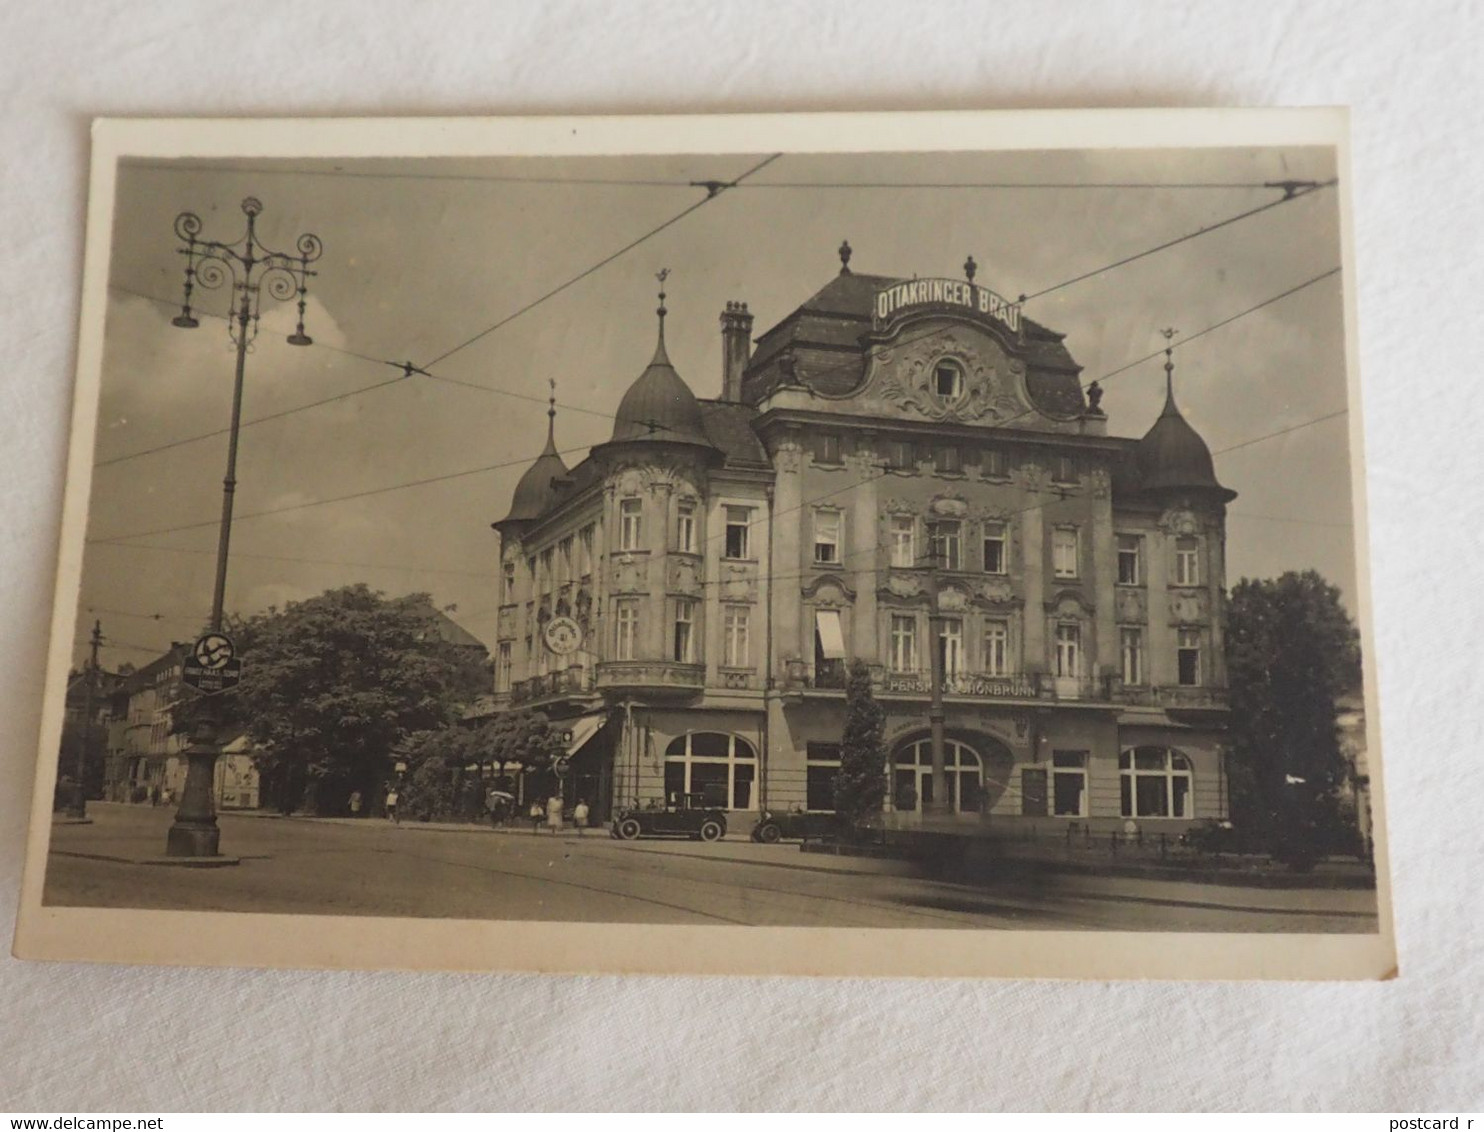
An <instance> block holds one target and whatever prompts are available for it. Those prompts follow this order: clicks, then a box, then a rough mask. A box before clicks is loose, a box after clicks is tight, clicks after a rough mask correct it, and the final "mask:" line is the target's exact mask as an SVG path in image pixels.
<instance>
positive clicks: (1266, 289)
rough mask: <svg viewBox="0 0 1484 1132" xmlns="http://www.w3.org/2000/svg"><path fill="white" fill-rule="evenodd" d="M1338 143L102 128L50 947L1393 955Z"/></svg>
mask: <svg viewBox="0 0 1484 1132" xmlns="http://www.w3.org/2000/svg"><path fill="white" fill-rule="evenodd" d="M1345 130H1346V123H1345V117H1344V115H1343V113H1340V112H1330V111H1253V112H1230V113H1226V114H1221V113H1207V112H1199V111H1143V112H1128V113H1122V112H1112V111H1109V112H1101V113H1087V114H1079V113H1070V112H1069V113H1057V112H1042V113H1016V112H1004V113H999V114H909V115H830V116H825V115H815V116H808V115H804V116H797V117H789V116H776V117H755V118H714V119H703V118H669V119H608V120H605V119H573V120H570V121H565V120H557V119H536V120H529V121H526V122H517V121H504V122H502V121H499V120H490V121H488V122H484V123H480V122H478V120H468V121H466V122H463V123H461V124H460V125H459V126H458V127H457V128H455V127H453V126H450V125H449V124H448V123H443V124H441V125H440V127H439V128H438V129H434V128H433V127H432V125H431V124H420V123H419V122H417V121H416V120H413V119H409V120H406V121H402V122H399V123H391V122H381V123H376V122H359V123H350V122H343V123H329V124H326V123H320V124H318V126H317V128H316V129H314V130H309V129H305V130H303V131H296V130H295V129H294V128H293V123H276V124H275V123H269V122H257V123H237V124H231V123H227V124H223V123H216V124H214V127H213V128H212V129H210V130H208V129H206V128H205V127H204V124H192V123H182V122H175V123H168V122H160V123H151V122H147V121H135V122H104V123H101V124H100V125H99V126H98V127H97V129H96V132H95V150H94V156H93V161H94V165H93V182H92V189H91V193H92V196H91V200H90V202H89V233H88V244H87V261H86V267H85V277H84V292H85V293H84V305H83V316H82V326H81V342H82V345H81V348H80V352H79V356H78V386H77V389H78V392H77V401H76V405H75V407H74V423H73V431H72V447H71V451H70V454H69V476H68V483H67V500H66V517H65V531H64V536H63V546H62V552H61V559H60V570H59V575H58V584H57V596H56V610H55V615H54V620H53V633H54V639H53V643H52V650H51V668H50V671H49V672H48V675H47V685H46V695H47V702H46V709H45V711H46V714H45V717H44V720H43V730H42V737H41V750H40V752H39V756H38V763H37V767H38V769H37V780H36V781H37V784H36V797H35V801H34V804H33V809H32V820H33V829H32V833H31V840H30V853H31V856H30V859H29V860H28V864H27V874H26V884H25V897H24V900H23V906H22V911H21V917H20V926H19V930H18V936H17V948H18V953H19V954H21V955H23V956H28V957H29V956H34V957H52V958H89V959H109V960H115V961H130V962H161V963H190V962H213V963H219V962H230V963H233V964H241V965H270V966H273V965H310V966H351V967H435V968H436V967H453V968H470V969H522V970H565V971H586V970H598V971H611V972H616V973H622V972H629V971H657V972H659V971H668V972H681V973H689V972H694V973H712V972H716V973H725V972H738V973H754V974H770V973H774V974H783V973H818V974H900V975H910V974H922V975H935V974H974V975H1054V976H1059V977H1073V978H1075V977H1086V978H1108V977H1137V978H1171V977H1176V978H1189V977H1202V976H1213V977H1223V978H1274V977H1307V978H1352V979H1353V978H1382V977H1386V976H1387V975H1389V974H1390V973H1392V972H1393V970H1394V967H1395V954H1394V949H1393V945H1392V928H1391V922H1390V921H1391V915H1390V904H1389V889H1388V874H1387V858H1386V853H1385V821H1384V816H1383V796H1382V789H1381V751H1380V747H1379V742H1378V740H1377V736H1378V735H1379V730H1378V727H1377V712H1378V705H1377V703H1376V698H1375V691H1374V689H1375V677H1374V667H1373V666H1374V662H1375V657H1374V648H1373V647H1372V639H1371V635H1370V634H1371V630H1370V626H1369V616H1370V599H1369V592H1368V565H1367V561H1366V555H1365V545H1366V543H1365V538H1364V529H1365V528H1364V523H1365V508H1364V497H1363V489H1362V484H1363V479H1364V476H1363V473H1364V458H1363V447H1362V434H1361V427H1360V420H1359V414H1358V411H1357V408H1358V398H1359V395H1360V391H1361V388H1362V384H1361V377H1360V375H1359V372H1358V370H1357V367H1356V364H1355V358H1354V356H1353V355H1354V333H1355V327H1354V296H1353V293H1352V292H1351V288H1353V275H1352V272H1353V265H1352V260H1351V252H1350V241H1349V238H1348V208H1349V204H1348V202H1349V199H1350V197H1349V192H1350V186H1349V184H1348V181H1347V178H1348V161H1347V148H1346V144H1347V143H1346V134H1345ZM203 940H210V941H212V942H213V944H214V948H213V949H212V950H211V951H210V955H209V956H208V955H206V954H205V953H204V952H203V951H202V950H200V949H199V948H197V947H196V946H195V945H196V944H199V942H200V941H203Z"/></svg>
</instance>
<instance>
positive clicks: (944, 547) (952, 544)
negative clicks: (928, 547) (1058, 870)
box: [931, 519, 964, 570]
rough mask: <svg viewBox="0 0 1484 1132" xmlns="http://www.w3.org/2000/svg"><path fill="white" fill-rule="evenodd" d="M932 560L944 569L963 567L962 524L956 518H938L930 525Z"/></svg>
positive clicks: (960, 568) (959, 568)
mask: <svg viewBox="0 0 1484 1132" xmlns="http://www.w3.org/2000/svg"><path fill="white" fill-rule="evenodd" d="M931 538H932V551H933V560H934V562H935V563H936V565H937V566H938V567H940V568H941V569H944V570H962V569H963V568H964V534H963V524H962V523H961V522H959V521H958V520H957V519H939V520H938V521H937V522H936V523H934V524H933V526H932V532H931Z"/></svg>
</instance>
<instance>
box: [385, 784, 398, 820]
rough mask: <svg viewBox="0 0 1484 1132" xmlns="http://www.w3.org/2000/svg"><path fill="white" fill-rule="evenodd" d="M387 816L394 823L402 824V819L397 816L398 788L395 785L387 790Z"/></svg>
mask: <svg viewBox="0 0 1484 1132" xmlns="http://www.w3.org/2000/svg"><path fill="white" fill-rule="evenodd" d="M386 816H387V817H388V818H390V819H391V822H392V824H393V825H400V824H401V819H400V818H399V817H398V816H397V788H396V787H395V786H393V787H392V788H391V789H390V790H388V791H387V792H386Z"/></svg>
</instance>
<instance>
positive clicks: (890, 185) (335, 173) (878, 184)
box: [123, 161, 1314, 191]
mask: <svg viewBox="0 0 1484 1132" xmlns="http://www.w3.org/2000/svg"><path fill="white" fill-rule="evenodd" d="M123 164H124V166H125V167H126V168H130V169H147V170H150V171H151V172H162V173H220V174H228V175H234V176H236V175H241V176H249V175H251V176H265V177H324V178H338V179H342V180H363V181H378V180H384V181H433V182H439V181H445V182H451V183H460V182H462V183H470V184H479V183H485V184H493V185H555V186H562V185H587V186H594V187H611V188H653V189H683V188H695V187H696V186H697V185H704V184H705V183H706V182H700V181H678V180H666V179H663V178H654V177H559V176H550V177H520V176H509V175H504V174H495V173H412V172H403V171H400V170H378V169H270V168H268V167H266V166H261V165H259V166H250V165H236V166H232V165H181V164H175V163H171V164H166V163H164V162H156V161H126V162H123ZM1301 183H1302V184H1313V183H1314V182H1301ZM733 187H734V188H747V189H887V190H914V189H957V190H962V189H993V190H1008V191H1014V190H1017V189H1032V190H1039V191H1045V190H1081V189H1153V190H1160V189H1178V190H1226V191H1242V190H1249V191H1256V190H1260V189H1270V188H1273V187H1274V182H1271V181H752V182H749V183H748V184H746V185H734V186H733Z"/></svg>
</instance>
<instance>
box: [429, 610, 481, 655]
mask: <svg viewBox="0 0 1484 1132" xmlns="http://www.w3.org/2000/svg"><path fill="white" fill-rule="evenodd" d="M430 608H431V607H430ZM429 622H430V623H431V625H432V628H433V631H434V632H436V633H437V634H438V636H439V637H441V638H442V639H443V641H444V643H445V644H450V645H456V646H458V647H459V648H471V649H473V648H477V649H484V642H483V641H481V640H480V639H479V638H478V637H476V636H475V635H474V634H473V633H471V632H469V630H468V629H465V628H464V627H463V626H462V625H460V624H459V623H458V622H457V621H455V620H454V619H453V618H452V617H450V616H449V615H448V614H446V613H444V612H443V610H441V609H433V610H432V617H430V618H429ZM485 651H488V650H485Z"/></svg>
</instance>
